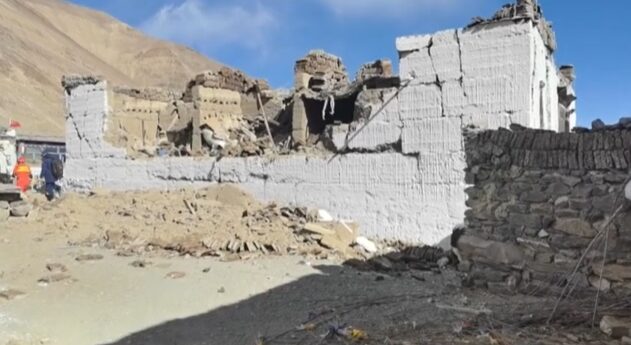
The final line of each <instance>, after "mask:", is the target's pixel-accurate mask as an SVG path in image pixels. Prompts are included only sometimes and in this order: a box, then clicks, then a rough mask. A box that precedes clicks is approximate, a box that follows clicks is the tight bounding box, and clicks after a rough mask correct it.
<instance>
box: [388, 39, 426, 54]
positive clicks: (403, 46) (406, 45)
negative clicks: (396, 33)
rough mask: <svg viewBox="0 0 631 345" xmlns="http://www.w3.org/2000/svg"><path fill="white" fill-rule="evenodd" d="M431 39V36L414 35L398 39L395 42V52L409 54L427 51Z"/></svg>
mask: <svg viewBox="0 0 631 345" xmlns="http://www.w3.org/2000/svg"><path fill="white" fill-rule="evenodd" d="M431 39H432V35H415V36H403V37H398V38H397V40H396V47H397V51H399V52H400V53H402V52H411V51H415V50H421V49H424V48H425V49H427V47H428V46H429V43H430V41H431Z"/></svg>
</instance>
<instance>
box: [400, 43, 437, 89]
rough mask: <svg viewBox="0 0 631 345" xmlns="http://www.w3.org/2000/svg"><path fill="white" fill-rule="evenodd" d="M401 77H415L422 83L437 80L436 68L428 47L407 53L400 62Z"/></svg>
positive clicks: (415, 79)
mask: <svg viewBox="0 0 631 345" xmlns="http://www.w3.org/2000/svg"><path fill="white" fill-rule="evenodd" d="M399 75H400V76H401V79H403V80H407V79H414V81H415V82H420V83H434V82H436V70H435V69H434V64H433V63H432V58H431V57H430V55H429V51H428V50H427V48H424V49H421V50H418V51H413V52H410V53H406V54H404V55H403V56H402V57H401V60H400V62H399Z"/></svg>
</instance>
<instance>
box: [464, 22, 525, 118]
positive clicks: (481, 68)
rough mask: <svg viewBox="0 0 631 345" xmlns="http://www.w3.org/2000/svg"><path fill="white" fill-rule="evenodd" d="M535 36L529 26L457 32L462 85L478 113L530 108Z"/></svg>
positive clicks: (520, 25)
mask: <svg viewBox="0 0 631 345" xmlns="http://www.w3.org/2000/svg"><path fill="white" fill-rule="evenodd" d="M535 34H536V30H534V29H533V28H532V25H531V24H530V23H524V24H513V23H512V22H511V23H505V24H496V25H490V26H488V27H485V28H482V29H472V30H465V31H461V32H460V33H459V38H460V47H461V51H462V71H463V75H464V79H463V86H464V88H465V91H466V94H467V95H468V98H469V101H470V103H471V104H472V105H473V106H475V107H476V108H477V109H478V111H479V112H480V113H484V112H487V113H500V112H516V111H523V110H529V109H530V106H531V104H530V103H531V102H530V100H531V97H532V96H531V95H532V86H533V84H532V82H531V78H532V59H531V54H532V36H533V35H535Z"/></svg>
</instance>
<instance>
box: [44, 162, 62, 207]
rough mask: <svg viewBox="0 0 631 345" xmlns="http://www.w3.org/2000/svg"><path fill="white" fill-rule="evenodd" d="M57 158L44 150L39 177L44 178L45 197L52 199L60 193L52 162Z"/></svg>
mask: <svg viewBox="0 0 631 345" xmlns="http://www.w3.org/2000/svg"><path fill="white" fill-rule="evenodd" d="M56 159H58V158H56V157H55V156H54V155H52V154H50V152H44V155H43V157H42V172H41V173H40V176H39V177H40V178H42V179H44V183H45V192H46V198H48V200H49V201H50V200H53V199H55V198H57V197H58V196H59V194H60V193H61V187H59V186H58V185H57V181H58V179H57V177H55V174H54V173H53V162H54V161H55V160H56Z"/></svg>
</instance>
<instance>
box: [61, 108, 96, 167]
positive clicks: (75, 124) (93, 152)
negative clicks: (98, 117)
mask: <svg viewBox="0 0 631 345" xmlns="http://www.w3.org/2000/svg"><path fill="white" fill-rule="evenodd" d="M87 115H88V113H87V112H85V114H84V116H86V117H87ZM68 118H69V119H70V121H72V127H73V128H74V130H75V132H76V133H77V138H79V142H81V141H85V143H86V144H88V148H90V151H92V156H94V157H96V151H95V150H94V147H92V143H91V142H90V140H89V139H88V138H86V137H85V136H84V135H82V134H81V131H80V130H79V125H77V122H75V118H74V116H73V115H72V113H68Z"/></svg>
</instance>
